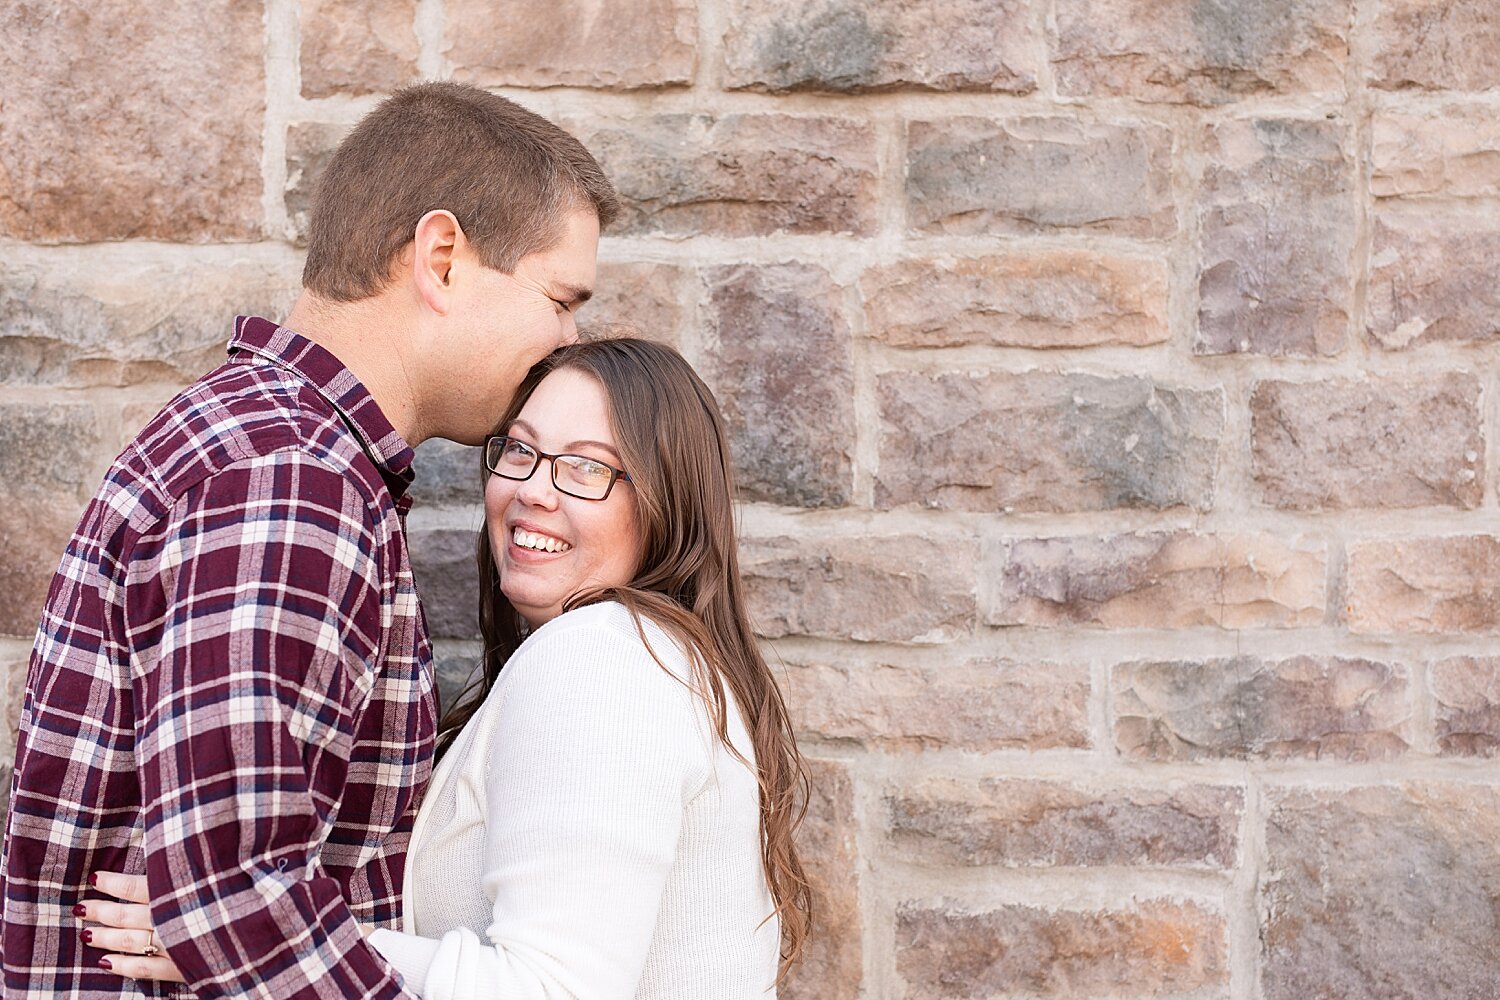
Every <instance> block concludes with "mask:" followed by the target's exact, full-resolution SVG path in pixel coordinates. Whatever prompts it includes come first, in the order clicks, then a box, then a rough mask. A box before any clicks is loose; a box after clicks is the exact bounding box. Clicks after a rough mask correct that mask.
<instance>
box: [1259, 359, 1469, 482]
mask: <svg viewBox="0 0 1500 1000" xmlns="http://www.w3.org/2000/svg"><path fill="white" fill-rule="evenodd" d="M1483 424H1484V414H1483V412H1482V410H1481V407H1480V386H1479V380H1478V379H1477V378H1475V377H1474V376H1472V375H1460V374H1456V373H1455V374H1445V375H1436V376H1432V377H1424V378H1405V379H1394V378H1381V379H1375V378H1369V377H1365V378H1361V379H1357V380H1355V379H1349V380H1344V379H1325V380H1323V381H1318V382H1261V383H1259V384H1257V385H1256V386H1255V388H1254V390H1253V391H1252V392H1251V394H1250V452H1251V471H1252V475H1253V476H1254V477H1255V485H1256V492H1257V498H1258V499H1259V501H1260V502H1261V503H1264V504H1268V505H1270V506H1274V507H1290V508H1293V509H1297V510H1323V509H1333V510H1338V509H1345V508H1350V507H1391V508H1403V507H1427V506H1441V507H1462V508H1466V509H1473V508H1475V507H1478V506H1479V503H1480V501H1481V500H1483V499H1484V434H1483V431H1482V427H1483Z"/></svg>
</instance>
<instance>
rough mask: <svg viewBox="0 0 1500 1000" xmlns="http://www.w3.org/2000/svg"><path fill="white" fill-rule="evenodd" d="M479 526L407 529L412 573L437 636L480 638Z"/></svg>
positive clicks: (428, 626)
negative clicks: (472, 527)
mask: <svg viewBox="0 0 1500 1000" xmlns="http://www.w3.org/2000/svg"><path fill="white" fill-rule="evenodd" d="M479 534H480V532H479V529H477V528H476V529H475V530H472V531H465V530H462V529H458V528H426V529H420V528H419V529H417V530H414V531H409V532H407V538H408V542H407V545H408V549H409V552H410V555H411V572H412V577H413V578H414V579H415V581H416V585H417V596H418V597H420V598H421V600H422V612H423V614H425V615H426V616H427V631H428V633H429V634H430V635H431V636H432V638H434V639H479V638H481V636H480V634H479V565H478V561H477V555H478V548H477V546H478V544H479Z"/></svg>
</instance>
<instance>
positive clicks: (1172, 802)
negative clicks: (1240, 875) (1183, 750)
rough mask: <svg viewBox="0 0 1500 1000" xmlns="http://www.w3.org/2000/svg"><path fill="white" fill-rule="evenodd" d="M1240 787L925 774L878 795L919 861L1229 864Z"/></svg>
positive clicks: (896, 833)
mask: <svg viewBox="0 0 1500 1000" xmlns="http://www.w3.org/2000/svg"><path fill="white" fill-rule="evenodd" d="M1244 808H1245V796H1244V792H1242V791H1241V790H1240V789H1238V788H1226V787H1221V786H1215V785H1188V786H1185V787H1177V788H1174V789H1172V790H1170V791H1168V790H1163V789H1157V788H1115V789H1103V788H1094V787H1085V786H1083V785H1077V784H1068V783H1064V782H1059V781H1022V780H1016V779H1008V778H983V779H980V780H979V781H977V782H972V781H959V780H956V779H952V778H927V779H924V780H921V781H919V782H916V783H915V785H914V786H913V787H910V788H900V789H897V790H895V791H893V792H891V793H889V794H887V795H886V796H885V809H886V816H885V819H886V831H887V836H888V837H889V839H890V843H891V846H892V849H893V850H895V851H896V852H897V853H898V854H899V855H900V857H901V858H902V860H906V861H915V862H918V863H920V864H927V865H1004V866H1007V867H1054V866H1056V867H1076V866H1103V865H1149V866H1155V867H1176V868H1209V869H1228V868H1230V867H1232V866H1233V865H1234V864H1235V862H1236V860H1237V857H1238V854H1239V823H1240V814H1241V813H1242V812H1243V811H1244Z"/></svg>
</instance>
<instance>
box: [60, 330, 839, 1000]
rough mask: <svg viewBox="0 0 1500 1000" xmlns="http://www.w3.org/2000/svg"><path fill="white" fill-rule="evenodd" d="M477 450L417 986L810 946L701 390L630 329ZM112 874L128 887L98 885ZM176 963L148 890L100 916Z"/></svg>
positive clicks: (423, 878)
mask: <svg viewBox="0 0 1500 1000" xmlns="http://www.w3.org/2000/svg"><path fill="white" fill-rule="evenodd" d="M501 426H502V430H503V432H504V433H503V435H502V436H497V437H493V438H491V439H490V440H489V441H487V442H486V445H485V456H484V461H485V467H486V469H487V470H488V475H487V477H486V481H485V519H486V530H485V533H484V535H483V536H482V537H481V540H480V545H479V568H480V586H481V598H480V619H481V630H482V632H483V635H484V639H485V658H484V664H483V671H482V678H481V679H480V682H479V683H478V684H477V685H476V686H474V687H472V688H471V689H470V690H469V691H467V692H466V693H465V694H464V695H463V696H461V697H460V699H459V701H458V703H457V704H456V705H455V706H454V708H453V709H452V710H451V711H450V712H448V714H447V716H446V717H445V718H444V720H443V724H442V727H441V728H442V732H441V734H440V737H439V751H438V752H439V758H440V759H439V763H438V766H437V768H436V770H435V772H434V774H433V780H432V783H431V785H430V786H429V789H428V792H427V797H426V799H425V801H424V802H423V804H422V808H421V812H420V813H419V814H418V817H417V820H416V826H415V829H414V831H413V838H412V847H411V851H410V854H409V857H408V866H407V872H406V888H405V928H404V932H403V933H397V932H393V931H387V930H378V931H375V932H373V933H372V934H371V935H370V943H371V944H372V945H373V946H374V947H376V948H377V949H379V950H380V951H381V952H382V953H383V954H384V955H385V956H386V957H387V958H388V960H389V961H390V962H391V964H392V965H394V966H395V967H396V968H397V969H398V970H400V971H401V973H402V974H403V976H404V977H405V978H406V980H407V983H408V985H409V986H410V987H411V988H412V989H413V990H414V991H416V992H419V993H421V994H422V995H423V996H424V997H426V998H428V1000H446V998H450V997H453V998H458V997H467V996H477V995H486V996H497V997H506V998H508V1000H509V998H528V997H549V998H550V997H586V998H591V1000H592V998H605V997H621V998H625V997H637V998H665V997H695V998H696V997H707V996H714V997H725V998H729V997H746V998H750V997H764V996H767V995H768V993H769V994H770V995H774V985H775V983H777V982H779V981H780V974H781V973H784V971H785V969H786V968H787V966H788V965H789V964H790V963H791V962H792V961H794V960H795V958H796V956H797V954H798V953H799V952H800V950H801V947H802V944H803V942H804V940H805V938H806V935H807V928H808V920H809V893H808V885H807V881H806V878H805V876H804V874H803V871H802V867H801V864H800V863H799V861H798V859H797V854H796V850H795V848H794V847H793V844H792V834H793V830H794V828H795V825H796V822H797V819H798V818H799V813H798V808H797V805H798V801H799V793H800V792H801V791H802V790H803V785H804V784H805V776H804V772H803V769H802V764H801V759H800V758H799V756H798V754H797V750H796V746H795V743H794V741H793V738H792V734H791V730H790V727H789V725H788V722H787V718H786V712H785V709H784V707H783V704H782V700H781V695H780V693H779V691H778V690H777V687H776V684H775V680H774V678H773V677H772V675H771V672H770V670H769V669H768V668H767V666H766V663H765V661H764V659H763V658H762V657H761V655H760V652H759V650H758V647H757V645H756V641H755V637H754V635H753V634H752V632H751V629H750V625H749V622H748V618H747V615H746V611H745V602H744V595H743V592H742V587H741V582H740V576H739V568H738V561H737V558H736V553H735V540H734V522H733V508H732V504H731V497H732V495H733V485H732V476H731V472H730V468H729V461H728V449H727V446H726V444H725V440H724V432H723V425H722V420H721V418H720V415H719V412H718V407H717V405H716V404H715V402H714V399H713V396H712V394H711V393H710V392H709V390H708V388H707V387H706V386H705V385H704V384H703V382H702V381H701V380H700V379H699V378H698V377H697V375H696V374H694V373H693V371H692V369H691V368H690V367H689V366H688V365H687V363H686V362H685V361H683V360H682V358H681V357H680V356H679V355H677V354H676V353H675V352H673V351H671V350H670V349H668V348H665V347H662V346H660V345H657V344H653V343H650V342H648V341H641V340H623V339H622V340H606V341H598V342H593V343H585V344H577V345H573V346H570V347H565V348H563V349H561V350H559V351H557V352H556V353H554V354H553V355H551V356H550V357H549V358H547V359H546V360H545V361H543V362H542V363H541V364H540V365H538V366H537V368H536V369H534V370H533V371H532V372H531V373H530V375H528V377H527V379H526V381H525V382H524V383H523V384H522V386H521V388H520V390H519V391H518V393H517V396H516V400H515V402H514V403H513V404H512V407H511V409H510V411H509V413H508V414H507V416H506V419H505V421H504V423H503V424H502V425H501ZM100 887H101V888H102V889H105V890H109V889H110V888H111V887H120V894H121V895H124V896H126V897H130V896H134V895H135V894H136V893H138V892H139V889H138V888H137V887H132V886H130V885H129V884H128V883H123V882H121V881H119V880H118V879H116V878H112V877H110V876H105V877H104V878H103V879H102V880H101V882H100ZM91 909H92V910H93V912H91V913H90V917H91V918H93V919H100V918H101V917H103V916H109V917H110V923H111V924H112V925H113V926H95V927H91V928H90V932H91V933H90V937H91V938H92V941H91V943H92V944H93V945H95V946H96V947H100V948H103V949H105V950H109V951H113V952H115V954H114V955H112V956H111V960H112V961H111V964H112V965H113V967H114V968H116V969H117V971H121V972H122V973H127V972H128V973H133V974H141V975H144V976H145V977H146V978H175V977H174V975H173V973H175V968H174V967H172V966H171V962H170V960H169V959H167V958H166V957H165V956H159V957H155V958H141V957H135V958H130V957H129V956H130V955H135V956H140V955H141V954H142V953H143V952H146V951H147V949H148V948H149V947H150V943H151V941H152V939H151V938H150V937H149V936H147V935H145V934H144V932H143V931H140V930H122V929H116V928H118V927H131V926H135V927H148V926H149V916H148V915H145V914H144V913H143V912H142V911H144V909H145V908H144V907H128V906H127V907H123V908H121V910H120V911H114V910H112V909H110V908H107V907H105V908H101V907H98V906H93V907H91Z"/></svg>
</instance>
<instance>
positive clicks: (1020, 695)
mask: <svg viewBox="0 0 1500 1000" xmlns="http://www.w3.org/2000/svg"><path fill="white" fill-rule="evenodd" d="M144 11H145V9H144V8H141V7H140V6H139V5H137V4H133V3H126V2H122V0H94V2H91V3H87V4H85V3H83V2H81V0H62V2H48V3H42V2H38V0H19V2H15V3H11V4H9V5H7V6H6V8H5V10H4V12H3V13H0V465H3V469H4V475H3V476H0V506H3V509H4V511H5V516H4V517H3V518H0V553H3V555H0V632H3V633H5V634H7V635H11V636H14V637H15V638H11V639H5V640H3V641H0V664H3V665H7V666H8V667H9V670H10V673H9V677H10V683H9V684H8V685H7V686H6V693H5V701H6V704H7V706H8V710H9V715H10V719H11V723H12V726H13V725H14V720H15V717H16V713H17V711H18V708H19V703H20V698H21V685H22V683H23V676H22V675H23V672H24V662H25V657H26V653H27V649H28V639H27V636H29V634H30V632H31V630H32V628H33V626H34V621H35V616H36V612H37V609H38V607H39V605H40V602H41V599H42V597H43V594H44V591H45V588H46V585H47V580H48V578H49V575H50V572H51V570H52V568H53V566H54V565H55V563H56V560H57V557H58V554H59V553H60V552H61V550H62V547H63V544H64V541H65V539H66V537H67V534H68V532H69V529H70V527H71V525H72V523H73V520H74V518H75V517H76V516H77V513H78V511H79V509H80V507H81V505H82V503H83V501H84V499H85V498H86V497H87V495H88V494H89V493H90V491H91V490H92V488H93V486H94V484H95V483H96V482H97V480H98V478H99V476H100V474H101V473H102V471H103V469H104V467H105V465H106V464H107V462H108V461H109V459H110V457H111V455H112V454H113V452H114V451H115V449H117V448H118V447H119V446H120V444H121V443H122V442H123V441H124V440H126V438H127V437H128V436H129V435H130V433H131V432H132V431H133V430H134V429H135V428H136V427H137V426H138V425H140V424H141V423H142V422H143V421H144V420H145V418H146V417H147V416H149V414H150V413H151V412H152V411H153V410H154V408H155V407H156V406H158V405H160V403H161V402H163V401H164V400H165V399H166V398H168V397H169V396H170V395H171V394H172V392H173V391H174V390H175V389H176V388H177V387H178V386H179V385H181V384H182V383H183V382H184V381H186V380H188V379H190V378H191V377H193V376H194V375H196V374H197V373H198V372H199V371H200V370H202V369H204V368H205V367H206V366H208V365H209V364H210V363H211V361H212V359H213V358H214V357H215V356H216V355H217V354H218V352H219V351H220V350H221V344H222V342H223V341H224V339H225V338H226V337H227V333H228V326H229V319H230V317H231V316H232V315H233V314H234V313H235V312H237V311H257V312H265V313H269V314H272V315H276V314H279V313H282V312H284V311H285V310H286V308H287V306H288V305H289V303H290V302H291V300H292V298H293V297H294V296H295V294H296V290H297V276H298V272H299V249H298V236H299V232H300V231H301V227H302V225H303V219H304V213H305V209H306V205H307V198H308V192H309V188H310V185H311V181H312V178H313V177H314V176H315V175H316V173H317V169H318V167H319V164H320V163H321V162H322V161H323V159H324V157H325V156H326V155H327V153H328V151H329V149H330V148H331V147H332V145H333V144H334V143H335V142H336V141H337V139H338V137H339V135H340V134H341V133H342V132H343V130H344V129H345V128H347V127H348V126H349V124H350V123H352V122H353V121H355V120H356V119H357V118H358V117H359V116H360V114H361V113H362V112H364V111H365V110H367V109H368V108H370V107H371V106H372V105H373V103H374V102H375V101H376V100H377V99H378V96H379V95H380V94H381V93H384V92H387V91H389V90H390V89H391V88H392V87H394V86H397V85H399V84H401V83H403V82H406V81H409V80H415V79H418V78H423V77H453V78H456V79H461V80H468V81H473V82H476V83H478V84H481V85H483V86H487V87H494V88H496V89H498V90H499V91H500V92H503V93H506V94H508V95H510V96H513V97H515V98H516V99H518V100H520V101H522V102H523V103H525V104H527V105H528V106H530V107H532V108H535V109H536V110H538V111H540V112H542V113H544V114H547V115H549V116H552V117H555V118H557V119H559V120H561V121H564V122H566V123H567V124H568V126H569V127H570V128H572V129H573V130H575V131H576V132H577V133H578V134H579V135H580V136H581V137H582V138H584V139H585V141H586V142H587V143H588V145H589V146H590V148H591V149H593V150H594V151H595V152H596V153H597V155H598V156H599V157H600V158H601V160H602V161H603V162H604V164H605V166H606V167H607V169H608V171H609V173H610V174H611V175H612V177H613V178H614V179H615V181H616V183H617V184H618V186H619V188H620V191H621V192H622V194H623V195H624V198H625V200H626V203H627V209H626V211H625V213H624V217H623V219H622V220H621V222H620V224H619V225H618V226H617V227H616V229H615V230H614V232H613V234H612V235H610V236H609V237H608V238H607V239H606V240H605V241H604V245H603V248H602V252H601V257H602V269H601V293H600V295H599V297H598V302H597V305H591V306H590V307H589V309H588V311H587V312H586V313H585V314H584V315H585V316H586V317H589V316H591V318H592V319H593V320H594V321H596V322H598V323H607V324H634V325H636V326H638V327H639V328H640V329H642V330H644V331H645V332H646V333H647V334H649V335H651V336H655V337H660V338H662V339H665V340H668V341H671V342H673V343H675V344H677V345H679V346H680V347H681V348H682V350H683V351H684V352H685V353H686V354H687V355H688V356H689V357H690V358H691V359H693V360H694V361H695V363H697V364H698V365H699V367H700V368H701V370H702V371H703V372H704V373H705V375H706V376H707V377H708V378H709V379H710V380H711V382H712V384H713V385H714V386H715V387H716V388H717V391H718V392H719V394H720V398H721V400H722V402H723V404H724V407H725V410H726V411H727V413H728V414H729V416H730V418H731V419H732V421H733V424H734V426H735V428H736V432H735V456H736V459H737V460H738V463H739V466H740V469H741V473H742V478H743V484H744V500H745V503H744V506H743V527H744V536H745V539H744V555H745V571H746V574H747V576H748V579H749V584H750V588H751V592H752V594H753V597H754V604H755V613H756V615H757V618H758V623H759V626H760V628H761V630H762V631H763V633H764V635H765V636H766V637H767V640H768V643H769V645H770V647H771V648H772V649H773V650H774V652H775V654H776V656H777V657H779V659H780V660H781V661H782V662H783V663H784V677H785V684H786V690H787V693H788V697H789V700H790V701H791V704H792V706H793V711H794V713H795V715H796V719H797V722H798V726H799V729H800V732H801V735H802V739H803V746H804V748H805V750H806V752H807V753H808V755H809V756H810V757H811V758H812V760H813V771H814V774H815V776H816V779H817V786H816V792H815V795H814V798H813V802H812V809H811V817H810V819H809V821H808V824H807V827H806V830H805V840H806V844H807V849H808V852H809V855H810V857H811V859H812V861H813V867H814V868H815V870H816V871H817V872H818V873H819V874H820V875H821V877H822V878H823V879H824V881H825V883H826V886H827V889H826V895H825V898H824V903H823V908H822V913H823V916H824V918H825V919H824V922H823V936H822V937H821V938H820V940H819V941H818V943H817V944H816V946H815V948H814V950H813V957H812V959H811V960H810V961H809V962H808V963H807V965H806V966H805V967H804V968H803V969H802V970H801V971H800V972H799V973H798V977H797V982H796V985H795V986H794V987H793V988H791V989H790V990H788V991H787V992H788V993H789V994H790V995H792V996H794V997H797V998H820V1000H853V998H856V997H863V998H868V1000H875V998H893V1000H894V998H908V1000H936V998H980V997H1022V996H1024V997H1031V998H1035V997H1045V998H1083V997H1091V998H1092V997H1118V998H1141V997H1162V998H1176V1000H1188V998H1194V1000H1202V998H1210V997H1215V998H1217V997H1223V998H1230V1000H1301V998H1304V997H1327V998H1407V997H1419V996H1420V997H1434V998H1460V997H1464V998H1468V997H1481V996H1490V995H1492V994H1493V992H1494V985H1493V984H1494V983H1495V982H1496V981H1497V979H1500V949H1497V948H1496V947H1495V942H1496V941H1497V940H1500V847H1497V845H1500V761H1497V758H1496V757H1495V750H1496V747H1497V746H1500V657H1497V656H1496V655H1495V653H1496V648H1495V645H1494V636H1495V635H1496V633H1497V632H1500V533H1497V532H1496V523H1497V522H1496V516H1497V513H1500V502H1497V472H1496V470H1497V466H1500V462H1497V455H1496V447H1495V442H1496V441H1497V420H1500V412H1497V390H1500V381H1497V375H1496V371H1495V364H1494V361H1495V358H1496V354H1495V351H1496V349H1497V348H1496V347H1495V346H1494V342H1495V340H1496V337H1497V334H1500V319H1497V318H1496V317H1497V316H1500V281H1497V280H1496V279H1497V262H1500V90H1497V89H1496V88H1500V12H1497V11H1500V8H1496V7H1495V6H1494V5H1493V4H1492V3H1490V2H1488V0H1277V2H1264V3H1252V2H1249V0H941V2H939V0H877V2H855V0H704V2H702V3H693V2H689V0H547V2H541V0H506V2H504V3H499V2H494V0H374V2H360V3H356V2H353V0H301V2H300V5H299V2H298V0H265V3H264V5H262V4H261V3H255V2H249V0H199V2H197V3H193V4H179V5H167V7H165V8H162V7H159V6H158V7H153V8H151V9H150V11H149V13H147V12H144ZM421 459H422V467H423V472H422V478H421V480H420V484H419V488H420V492H421V494H422V498H423V503H422V504H421V506H420V507H419V509H418V510H417V511H416V512H415V513H414V514H413V517H412V530H413V536H414V537H413V546H414V549H415V553H416V558H417V559H418V560H419V562H420V564H421V571H422V582H423V586H424V593H425V595H426V599H427V602H428V606H429V609H430V617H431V620H432V623H433V625H434V627H435V629H436V630H437V631H438V632H439V634H440V635H441V637H442V642H441V644H440V647H441V651H442V667H443V672H444V676H445V678H446V683H448V684H450V685H451V684H452V683H454V682H455V679H457V678H461V676H462V674H463V673H464V671H465V670H466V669H467V667H468V665H469V664H470V663H471V662H472V661H473V658H474V655H475V652H476V648H477V645H476V642H475V639H474V636H475V616H474V611H473V607H472V584H471V582H470V581H471V571H470V570H469V567H468V563H469V560H470V553H471V546H472V539H473V536H474V531H475V528H476V527H477V525H478V523H479V519H480V513H479V510H478V508H477V506H476V504H475V500H476V483H475V479H474V475H473V470H474V459H473V457H472V456H471V455H469V454H467V453H465V452H464V451H463V450H462V449H457V448H454V447H451V446H446V447H445V446H442V445H431V446H424V448H423V449H422V455H421ZM7 739H9V737H7ZM5 749H6V748H3V747H0V751H4V750H5ZM0 755H3V754H0Z"/></svg>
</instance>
